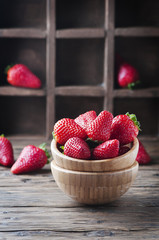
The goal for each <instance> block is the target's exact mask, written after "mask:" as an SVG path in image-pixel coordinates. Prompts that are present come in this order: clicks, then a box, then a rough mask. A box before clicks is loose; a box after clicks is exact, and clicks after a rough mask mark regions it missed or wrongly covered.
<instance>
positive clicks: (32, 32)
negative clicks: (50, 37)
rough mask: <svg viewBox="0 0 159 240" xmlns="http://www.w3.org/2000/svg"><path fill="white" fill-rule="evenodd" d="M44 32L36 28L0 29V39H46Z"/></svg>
mask: <svg viewBox="0 0 159 240" xmlns="http://www.w3.org/2000/svg"><path fill="white" fill-rule="evenodd" d="M46 35H47V33H46V30H42V29H37V28H8V29H0V38H2V37H3V38H39V39H45V38H46Z"/></svg>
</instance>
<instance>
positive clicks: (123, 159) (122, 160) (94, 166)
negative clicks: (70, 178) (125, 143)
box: [51, 138, 139, 172]
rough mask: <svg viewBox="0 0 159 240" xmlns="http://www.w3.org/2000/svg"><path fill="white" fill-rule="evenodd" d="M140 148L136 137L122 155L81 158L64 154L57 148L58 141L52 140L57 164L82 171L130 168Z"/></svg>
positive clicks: (53, 153) (52, 150)
mask: <svg viewBox="0 0 159 240" xmlns="http://www.w3.org/2000/svg"><path fill="white" fill-rule="evenodd" d="M138 148H139V142H138V139H137V138H136V139H135V140H134V142H133V143H132V147H131V149H130V151H128V152H127V153H125V154H123V155H121V156H118V157H115V158H110V159H102V160H81V159H76V158H71V157H68V156H66V155H64V154H62V153H61V152H60V151H59V150H58V148H57V143H56V141H55V140H52V142H51V152H52V155H53V159H54V160H55V162H56V165H57V166H59V167H61V168H65V169H68V170H74V171H82V172H106V171H107V172H110V171H117V170H121V169H125V168H129V167H131V166H132V165H133V164H134V162H135V160H136V156H137V153H138Z"/></svg>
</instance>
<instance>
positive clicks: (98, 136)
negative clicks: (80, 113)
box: [86, 111, 113, 142]
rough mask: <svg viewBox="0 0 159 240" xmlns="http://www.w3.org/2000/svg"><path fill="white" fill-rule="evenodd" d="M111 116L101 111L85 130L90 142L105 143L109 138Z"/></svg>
mask: <svg viewBox="0 0 159 240" xmlns="http://www.w3.org/2000/svg"><path fill="white" fill-rule="evenodd" d="M112 120H113V115H112V114H111V113H110V112H108V111H102V112H101V113H100V114H99V115H98V116H97V117H96V119H95V120H94V121H93V122H92V123H90V124H89V126H88V127H87V129H86V133H87V135H88V137H89V138H90V139H92V140H97V141H99V142H100V141H102V142H105V141H107V140H108V139H109V137H110V129H111V124H112Z"/></svg>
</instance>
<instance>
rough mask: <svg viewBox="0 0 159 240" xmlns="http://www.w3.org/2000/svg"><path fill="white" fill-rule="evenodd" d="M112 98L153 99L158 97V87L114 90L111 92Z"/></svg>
mask: <svg viewBox="0 0 159 240" xmlns="http://www.w3.org/2000/svg"><path fill="white" fill-rule="evenodd" d="M113 96H114V97H128V98H129V97H130V98H131V97H132V98H133V97H139V98H144V97H146V98H153V97H154V98H155V97H159V87H152V88H146V89H135V90H129V89H116V90H114V91H113Z"/></svg>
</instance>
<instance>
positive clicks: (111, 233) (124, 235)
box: [0, 229, 159, 240]
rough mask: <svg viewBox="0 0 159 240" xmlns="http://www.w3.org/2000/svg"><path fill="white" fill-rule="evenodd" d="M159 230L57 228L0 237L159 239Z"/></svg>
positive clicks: (12, 233) (95, 239) (49, 239)
mask: <svg viewBox="0 0 159 240" xmlns="http://www.w3.org/2000/svg"><path fill="white" fill-rule="evenodd" d="M158 235H159V231H158V230H156V231H153V230H152V231H150V230H146V229H145V230H144V231H134V230H133V231H131V230H129V231H122V230H116V229H114V230H111V229H109V230H107V229H103V230H102V229H101V230H91V231H87V230H85V231H76V232H75V231H71V232H69V231H67V232H66V231H56V230H54V229H53V230H47V231H46V230H38V231H23V230H20V231H16V232H15V231H13V232H9V231H8V232H0V239H3V240H14V239H17V240H19V239H23V240H25V239H26V240H28V239H29V240H30V239H31V240H36V239H38V240H43V239H45V238H46V236H47V239H48V240H52V239H54V240H59V239H60V240H65V239H75V240H76V239H82V240H85V239H88V238H90V239H91V240H97V239H103V238H104V239H110V238H113V239H115V240H123V239H125V240H127V239H128V236H129V239H130V240H136V238H137V239H138V240H143V239H147V240H151V239H158Z"/></svg>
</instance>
